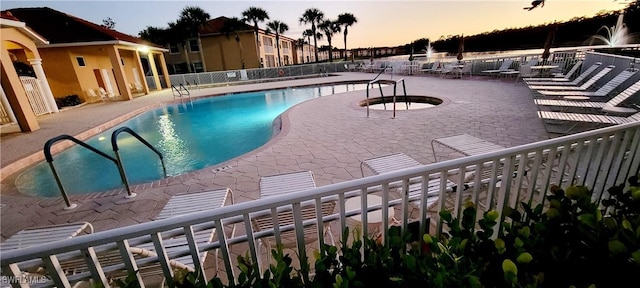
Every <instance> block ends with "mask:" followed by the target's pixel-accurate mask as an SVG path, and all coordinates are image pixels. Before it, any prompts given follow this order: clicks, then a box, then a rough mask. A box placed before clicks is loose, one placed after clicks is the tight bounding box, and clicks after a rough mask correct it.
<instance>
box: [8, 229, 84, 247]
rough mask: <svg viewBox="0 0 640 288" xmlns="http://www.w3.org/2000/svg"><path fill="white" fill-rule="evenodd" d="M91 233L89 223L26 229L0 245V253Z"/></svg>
mask: <svg viewBox="0 0 640 288" xmlns="http://www.w3.org/2000/svg"><path fill="white" fill-rule="evenodd" d="M91 233H93V226H92V225H91V223H89V222H76V223H66V224H58V225H48V226H40V227H34V228H28V229H24V230H20V231H19V232H18V233H16V234H14V235H13V236H11V237H9V238H7V239H6V240H5V241H4V242H2V243H0V251H2V250H11V249H20V248H26V247H30V246H35V245H40V244H44V243H49V242H53V241H59V240H64V239H69V238H73V237H76V236H78V235H83V234H91Z"/></svg>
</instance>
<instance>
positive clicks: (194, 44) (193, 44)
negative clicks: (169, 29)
mask: <svg viewBox="0 0 640 288" xmlns="http://www.w3.org/2000/svg"><path fill="white" fill-rule="evenodd" d="M189 51H190V52H200V45H198V39H189Z"/></svg>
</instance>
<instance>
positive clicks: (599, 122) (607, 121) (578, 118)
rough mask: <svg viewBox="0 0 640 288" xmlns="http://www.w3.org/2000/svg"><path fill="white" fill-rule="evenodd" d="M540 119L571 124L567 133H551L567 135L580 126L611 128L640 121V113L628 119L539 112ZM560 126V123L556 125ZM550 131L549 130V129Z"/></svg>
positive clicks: (599, 115) (585, 114) (584, 114)
mask: <svg viewBox="0 0 640 288" xmlns="http://www.w3.org/2000/svg"><path fill="white" fill-rule="evenodd" d="M538 117H540V118H541V119H544V120H555V121H560V122H566V123H571V124H573V125H571V126H570V127H569V128H568V129H566V130H565V131H550V132H552V133H558V134H567V133H570V132H571V131H573V130H574V129H575V128H576V127H577V126H578V125H579V124H593V126H611V125H617V124H625V123H631V122H637V121H640V112H636V113H635V114H632V115H630V116H628V117H621V116H612V115H604V114H587V113H567V112H553V111H538ZM554 124H558V123H554ZM545 128H546V125H545ZM594 128H597V127H594ZM547 130H548V128H547Z"/></svg>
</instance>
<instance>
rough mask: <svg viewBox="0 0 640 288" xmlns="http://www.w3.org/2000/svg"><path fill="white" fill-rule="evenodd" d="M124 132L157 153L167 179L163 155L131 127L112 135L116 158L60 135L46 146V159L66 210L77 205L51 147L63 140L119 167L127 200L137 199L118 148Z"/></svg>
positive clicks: (72, 138) (121, 129) (123, 128)
mask: <svg viewBox="0 0 640 288" xmlns="http://www.w3.org/2000/svg"><path fill="white" fill-rule="evenodd" d="M122 132H127V133H129V134H131V136H133V137H135V138H136V139H138V141H140V142H141V143H142V144H144V145H145V146H147V147H148V148H149V149H151V150H152V151H153V152H155V153H156V154H157V155H158V157H159V158H160V162H161V163H162V170H163V172H164V177H167V168H166V167H165V165H164V159H163V157H162V153H160V151H158V150H157V149H156V148H154V147H153V146H152V145H151V144H149V142H147V141H146V140H144V138H142V137H140V135H138V134H137V133H136V132H134V131H133V130H131V129H130V128H129V127H121V128H118V129H116V130H115V131H113V133H112V134H111V147H112V148H113V151H114V152H115V154H116V157H115V158H114V157H111V156H109V155H107V154H105V153H104V152H102V151H100V150H98V149H96V148H94V147H93V146H91V145H89V144H87V143H85V142H83V141H80V140H78V139H76V138H74V137H73V136H70V135H60V136H57V137H54V138H51V139H49V140H48V141H47V142H46V143H45V144H44V157H45V159H46V160H47V162H48V163H49V167H50V168H51V172H52V173H53V177H54V178H55V180H56V183H57V184H58V188H60V193H61V194H62V198H63V199H64V202H65V205H66V207H65V208H64V209H65V210H70V209H73V208H75V207H77V204H75V203H71V200H69V196H68V195H67V192H66V190H65V189H64V186H63V185H62V181H61V180H60V176H59V175H58V172H57V171H56V169H55V166H54V165H53V156H52V155H51V146H52V145H53V144H54V143H56V142H58V141H61V140H70V141H72V142H74V143H76V144H78V145H80V146H82V147H84V148H87V149H89V150H90V151H92V152H94V153H96V154H98V155H100V156H102V157H104V158H106V159H108V160H110V161H111V162H113V163H114V164H115V165H116V166H117V167H118V172H119V173H120V179H121V180H122V183H123V184H124V186H125V189H126V190H127V196H125V197H126V198H133V197H136V193H133V192H131V187H130V186H129V180H128V179H127V174H126V172H125V170H124V166H123V165H122V159H120V153H119V152H118V151H119V150H120V149H119V148H118V135H120V133H122Z"/></svg>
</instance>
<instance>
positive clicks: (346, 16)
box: [338, 13, 358, 61]
mask: <svg viewBox="0 0 640 288" xmlns="http://www.w3.org/2000/svg"><path fill="white" fill-rule="evenodd" d="M357 22H358V19H356V16H353V14H351V13H342V14H340V15H338V23H340V25H344V31H343V33H344V61H347V34H349V30H348V29H349V27H350V26H353V24H355V23H357Z"/></svg>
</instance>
